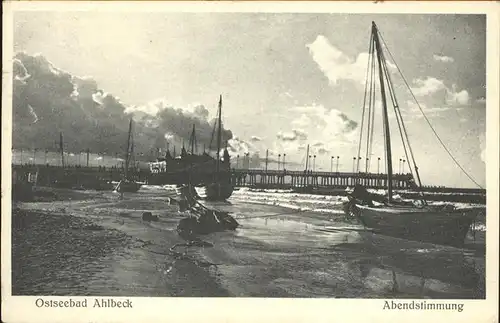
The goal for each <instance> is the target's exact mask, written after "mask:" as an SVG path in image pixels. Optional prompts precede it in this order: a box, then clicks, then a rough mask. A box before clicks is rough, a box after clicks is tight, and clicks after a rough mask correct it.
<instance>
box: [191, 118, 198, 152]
mask: <svg viewBox="0 0 500 323" xmlns="http://www.w3.org/2000/svg"><path fill="white" fill-rule="evenodd" d="M189 141H190V143H191V155H194V149H195V146H197V142H196V125H195V124H194V123H193V131H192V132H191V138H190V139H189Z"/></svg>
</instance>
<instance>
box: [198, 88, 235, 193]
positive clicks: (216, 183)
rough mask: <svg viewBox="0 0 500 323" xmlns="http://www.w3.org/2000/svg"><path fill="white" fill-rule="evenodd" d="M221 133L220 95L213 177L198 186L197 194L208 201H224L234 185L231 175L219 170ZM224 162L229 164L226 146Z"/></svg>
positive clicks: (220, 99) (220, 162)
mask: <svg viewBox="0 0 500 323" xmlns="http://www.w3.org/2000/svg"><path fill="white" fill-rule="evenodd" d="M221 134H222V95H221V96H220V98H219V111H218V121H217V152H216V167H215V173H214V178H213V180H212V181H210V182H208V183H206V184H204V185H202V186H200V187H199V188H198V190H199V193H198V195H199V196H200V197H201V198H204V199H206V200H208V201H225V200H227V199H228V198H229V197H230V196H231V195H232V194H233V191H234V186H233V184H232V183H231V176H227V175H230V174H229V173H227V174H226V173H224V172H221V164H222V161H221V158H220V157H221V156H220V151H221V149H222V142H221ZM223 155H224V156H223V157H224V159H223V160H224V161H223V162H224V163H225V164H227V165H229V158H230V156H229V153H228V151H227V148H226V149H224V154H223Z"/></svg>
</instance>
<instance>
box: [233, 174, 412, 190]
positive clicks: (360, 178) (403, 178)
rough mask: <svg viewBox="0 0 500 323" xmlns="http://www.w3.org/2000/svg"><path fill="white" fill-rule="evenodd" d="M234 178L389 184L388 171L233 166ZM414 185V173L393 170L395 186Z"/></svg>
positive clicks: (254, 183) (283, 184)
mask: <svg viewBox="0 0 500 323" xmlns="http://www.w3.org/2000/svg"><path fill="white" fill-rule="evenodd" d="M232 180H233V185H234V186H243V187H245V186H246V187H261V188H283V189H288V188H294V187H305V186H308V187H311V186H312V187H331V188H346V187H352V186H354V185H355V184H361V185H363V186H365V187H368V188H385V187H387V175H386V174H373V173H345V172H313V171H288V170H267V171H266V170H261V169H244V170H243V169H234V170H232ZM414 185H415V184H414V179H413V176H412V175H411V174H394V176H393V187H394V188H397V189H407V188H414Z"/></svg>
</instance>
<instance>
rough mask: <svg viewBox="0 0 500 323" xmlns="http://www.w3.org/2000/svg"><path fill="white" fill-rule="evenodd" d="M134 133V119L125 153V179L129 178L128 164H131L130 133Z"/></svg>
mask: <svg viewBox="0 0 500 323" xmlns="http://www.w3.org/2000/svg"><path fill="white" fill-rule="evenodd" d="M131 133H132V119H130V123H129V125H128V136H127V153H126V154H125V179H127V178H128V164H129V154H130V134H131Z"/></svg>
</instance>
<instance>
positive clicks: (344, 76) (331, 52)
mask: <svg viewBox="0 0 500 323" xmlns="http://www.w3.org/2000/svg"><path fill="white" fill-rule="evenodd" d="M306 47H307V49H309V54H310V55H311V57H312V59H313V60H314V61H315V62H316V64H317V65H318V67H319V69H320V70H321V71H322V72H323V73H324V75H325V76H326V77H327V78H328V80H329V81H330V84H332V85H337V83H338V81H339V80H350V81H354V82H356V83H360V84H364V83H365V79H366V72H367V71H366V69H367V67H368V59H369V54H368V53H365V52H364V53H360V54H359V55H358V56H357V57H356V59H353V58H351V57H349V56H348V55H346V54H344V53H343V52H342V51H341V50H340V49H338V48H337V47H335V46H334V45H332V44H331V43H330V41H329V40H328V39H327V38H326V37H325V36H323V35H318V36H317V37H316V39H315V40H314V41H313V42H312V43H310V44H307V45H306ZM386 62H387V66H388V67H389V69H390V70H396V69H397V67H396V65H394V64H393V63H391V62H390V61H388V60H386Z"/></svg>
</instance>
